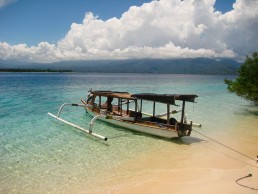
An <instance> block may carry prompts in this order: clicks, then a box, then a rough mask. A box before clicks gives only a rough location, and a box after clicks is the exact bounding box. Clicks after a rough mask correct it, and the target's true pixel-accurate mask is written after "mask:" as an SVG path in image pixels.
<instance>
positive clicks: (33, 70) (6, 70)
mask: <svg viewBox="0 0 258 194" xmlns="http://www.w3.org/2000/svg"><path fill="white" fill-rule="evenodd" d="M0 72H47V73H48V72H51V73H52V72H54V73H69V72H73V71H72V70H54V69H20V68H18V69H0Z"/></svg>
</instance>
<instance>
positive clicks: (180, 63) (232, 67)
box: [0, 58, 241, 74]
mask: <svg viewBox="0 0 258 194" xmlns="http://www.w3.org/2000/svg"><path fill="white" fill-rule="evenodd" d="M240 65H241V63H239V62H237V61H235V60H232V59H219V60H218V59H210V58H187V59H128V60H92V61H89V60H88V61H81V60H80V61H60V62H55V63H28V62H18V61H8V60H0V68H1V69H3V68H6V69H10V68H21V69H53V70H59V69H65V70H72V71H75V72H87V73H93V72H94V73H167V74H236V71H237V69H238V68H239V66H240Z"/></svg>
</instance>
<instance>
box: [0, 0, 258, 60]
mask: <svg viewBox="0 0 258 194" xmlns="http://www.w3.org/2000/svg"><path fill="white" fill-rule="evenodd" d="M214 4H215V0H184V1H180V0H159V1H152V2H150V3H145V4H143V5H142V6H140V7H136V6H132V7H130V9H129V10H128V11H127V12H125V13H124V14H123V15H122V16H121V18H111V19H109V20H106V21H103V20H101V19H99V18H98V17H96V16H94V14H93V13H86V15H85V18H84V19H83V22H82V23H73V24H72V25H71V28H70V30H69V31H68V32H67V34H66V35H65V37H64V38H63V39H61V40H59V41H58V42H57V43H56V44H50V43H47V42H42V43H40V44H38V45H37V46H33V47H28V46H27V45H25V44H20V45H9V44H8V43H0V57H1V58H3V59H9V58H15V59H24V60H29V61H42V62H51V61H58V60H71V59H85V60H87V59H127V58H182V57H184V58H188V57H211V58H220V57H230V58H243V57H245V56H246V55H247V54H250V53H251V52H253V51H257V49H258V39H257V35H256V34H257V32H258V1H257V0H250V1H246V0H236V3H235V4H234V5H233V10H232V11H230V12H227V13H225V14H222V13H221V12H218V11H215V9H214Z"/></svg>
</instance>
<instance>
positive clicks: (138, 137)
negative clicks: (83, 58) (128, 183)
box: [0, 73, 258, 193]
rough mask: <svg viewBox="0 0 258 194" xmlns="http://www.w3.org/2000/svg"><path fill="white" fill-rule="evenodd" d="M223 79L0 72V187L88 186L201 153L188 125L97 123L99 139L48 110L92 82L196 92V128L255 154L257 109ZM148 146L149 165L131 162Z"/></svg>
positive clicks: (76, 113) (76, 118) (72, 111)
mask: <svg viewBox="0 0 258 194" xmlns="http://www.w3.org/2000/svg"><path fill="white" fill-rule="evenodd" d="M225 78H228V79H234V78H235V77H234V76H224V75H223V76H221V75H219V76H218V75H164V74H160V75H159V74H79V73H65V74H63V73H1V74H0V193H71V192H72V193H73V192H74V193H91V192H93V193H94V192H97V191H98V190H99V189H100V188H101V187H102V186H105V185H112V184H117V183H119V182H121V181H124V180H126V179H127V178H129V177H134V176H139V175H142V174H147V173H149V172H150V171H162V170H168V169H171V168H177V167H179V168H180V167H181V165H188V162H189V157H191V156H192V157H193V156H194V155H198V154H199V155H202V154H205V152H204V150H201V147H202V143H201V142H202V140H203V139H205V138H204V137H200V135H199V134H198V133H195V132H194V131H193V132H192V134H191V137H185V138H182V139H180V140H165V139H161V138H156V137H152V136H148V135H144V134H140V133H135V132H132V131H128V130H125V129H122V128H119V127H116V126H112V125H108V124H106V123H103V122H96V124H95V125H94V128H93V130H94V132H96V133H98V134H101V135H104V136H106V137H108V141H107V142H103V141H101V140H98V139H95V138H93V137H91V136H89V135H87V134H84V133H82V132H80V131H78V130H76V129H73V128H72V127H70V126H67V125H65V124H63V123H61V122H59V121H57V120H55V119H53V118H52V117H50V116H48V115H47V113H48V112H51V113H54V114H56V113H57V111H58V109H59V107H60V106H61V105H62V104H63V103H65V102H68V103H80V99H81V98H82V99H85V98H86V94H87V91H88V90H89V89H91V88H92V89H94V90H116V91H128V92H130V93H145V92H152V93H161V94H162V93H171V94H175V93H180V94H196V95H198V96H199V97H198V98H197V103H187V104H186V106H187V109H186V112H187V118H188V120H189V121H190V120H193V121H194V122H195V123H201V124H202V129H197V128H195V129H194V130H196V131H198V132H201V133H204V134H206V135H208V136H210V137H213V138H215V139H218V140H220V141H222V142H224V143H227V144H229V145H231V146H233V147H234V148H236V149H238V150H239V151H241V152H243V153H245V154H248V155H250V156H251V157H252V156H255V154H257V153H256V152H257V149H256V148H257V143H258V129H257V126H258V109H257V107H256V106H254V105H253V104H252V103H251V102H249V101H246V100H245V99H242V98H240V97H238V96H236V95H235V94H231V93H229V92H228V91H227V88H226V85H225V84H224V79H225ZM179 105H180V104H179ZM173 108H174V109H176V110H177V109H178V110H179V109H180V107H173ZM147 109H150V110H151V109H152V107H151V105H149V107H148V108H147ZM61 116H62V118H64V119H66V120H68V121H70V122H73V123H75V124H77V125H79V126H82V127H85V128H88V126H89V122H90V120H91V117H90V116H89V115H88V114H86V113H85V111H84V110H83V108H81V107H65V108H64V111H63V112H62V114H61ZM176 118H177V119H179V118H178V117H176ZM200 150H201V151H200ZM153 153H157V158H156V159H155V157H152V160H151V161H149V162H148V163H149V164H150V165H148V164H147V165H146V164H144V165H141V164H138V165H136V166H137V167H136V166H134V164H137V163H140V162H141V160H142V156H144V157H148V154H149V155H152V154H153ZM241 160H243V161H245V160H246V159H244V158H241ZM168 161H169V163H168ZM172 163H173V167H172V166H171V164H172ZM130 165H131V167H130Z"/></svg>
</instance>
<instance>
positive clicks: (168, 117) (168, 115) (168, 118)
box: [167, 104, 170, 125]
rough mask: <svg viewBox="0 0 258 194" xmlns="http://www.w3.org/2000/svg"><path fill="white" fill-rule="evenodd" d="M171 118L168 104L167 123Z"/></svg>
mask: <svg viewBox="0 0 258 194" xmlns="http://www.w3.org/2000/svg"><path fill="white" fill-rule="evenodd" d="M169 120H170V105H169V104H167V124H168V125H169Z"/></svg>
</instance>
